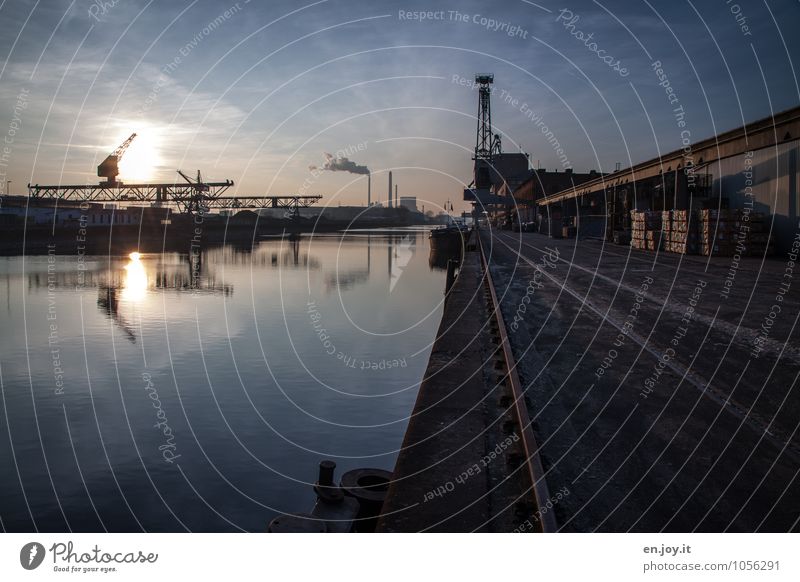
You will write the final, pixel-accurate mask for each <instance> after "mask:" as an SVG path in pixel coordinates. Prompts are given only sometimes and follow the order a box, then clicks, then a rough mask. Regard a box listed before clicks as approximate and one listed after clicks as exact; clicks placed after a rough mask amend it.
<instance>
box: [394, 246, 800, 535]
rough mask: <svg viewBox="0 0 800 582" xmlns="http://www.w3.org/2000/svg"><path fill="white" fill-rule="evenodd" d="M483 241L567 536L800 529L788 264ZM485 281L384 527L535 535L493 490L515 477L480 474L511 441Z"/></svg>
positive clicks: (473, 271)
mask: <svg viewBox="0 0 800 582" xmlns="http://www.w3.org/2000/svg"><path fill="white" fill-rule="evenodd" d="M482 237H483V244H484V248H485V250H486V253H487V257H488V260H489V263H490V270H491V273H492V277H493V278H494V282H495V290H496V293H497V295H498V297H499V298H500V303H501V305H502V312H503V320H504V322H505V326H506V328H507V329H508V335H509V338H510V341H511V344H512V348H513V352H514V356H515V358H516V361H517V371H518V373H519V375H520V379H521V381H522V386H523V388H524V390H525V400H526V402H527V405H528V411H529V414H530V417H531V420H532V426H533V429H534V433H535V437H536V440H537V442H538V444H539V452H540V455H541V458H542V462H543V465H544V470H545V478H546V481H547V484H548V486H549V490H550V491H551V492H553V493H555V492H558V497H557V498H556V499H553V503H552V504H549V505H551V507H549V508H547V509H546V510H550V511H552V512H554V515H555V518H556V522H557V524H558V530H559V531H573V532H585V531H609V532H622V531H643V532H657V531H674V532H688V531H711V532H718V531H780V532H783V531H798V529H800V525H799V524H800V504H798V502H797V499H800V482H799V481H798V479H797V476H798V473H800V440H799V439H798V438H797V437H798V435H797V430H798V419H799V418H800V398H798V395H800V392H799V390H800V389H799V388H798V386H797V379H798V376H799V375H800V333H799V332H798V330H797V320H798V317H800V284H791V285H788V286H787V284H786V282H787V281H791V280H792V277H791V276H790V277H788V278H787V273H789V274H790V275H791V273H792V272H793V269H794V264H793V263H792V262H791V260H790V259H789V258H787V257H786V256H784V257H776V258H770V259H766V260H763V261H762V260H761V259H756V258H743V259H741V260H738V261H736V262H735V263H734V262H733V259H732V258H731V257H714V258H711V259H708V258H707V257H702V256H686V255H676V254H664V253H655V252H648V251H638V250H634V249H631V248H629V247H627V246H616V245H609V244H607V243H604V242H602V241H599V240H575V239H568V240H565V239H551V238H548V237H545V236H543V235H539V234H532V233H511V232H507V231H505V232H498V231H484V232H483V234H482ZM481 285H482V275H481V268H480V260H479V257H478V256H477V254H476V253H467V255H466V256H465V260H464V264H463V266H462V269H461V272H460V273H459V277H458V279H457V282H456V285H455V286H454V288H453V291H452V292H451V296H450V297H449V299H448V303H447V307H446V309H445V313H444V316H443V320H442V323H441V328H440V333H439V336H438V339H437V341H436V344H435V346H434V349H433V352H432V354H431V359H430V364H429V368H428V372H427V374H426V377H425V379H424V381H423V383H422V386H421V388H420V392H419V396H418V400H417V402H416V405H415V408H414V413H413V417H412V419H411V421H410V423H409V427H408V431H407V433H406V436H405V441H404V443H403V449H402V452H401V454H400V456H399V459H398V461H397V465H396V467H395V472H394V481H393V483H392V485H391V487H390V490H389V494H388V498H387V502H386V504H385V505H384V508H383V517H382V519H381V521H380V523H379V526H378V530H379V531H536V529H537V528H536V521H537V520H536V519H535V516H536V515H537V513H536V512H537V511H540V509H539V508H533V514H534V519H533V520H531V519H530V517H528V518H527V519H525V518H524V516H522V515H521V512H520V511H519V508H517V511H516V512H515V511H513V510H510V509H509V507H510V506H509V504H508V503H506V502H507V501H508V500H510V499H513V498H514V496H515V495H518V496H519V495H520V492H519V490H517V491H516V492H515V491H510V490H505V491H502V492H501V489H502V487H498V486H497V484H498V483H502V484H505V485H508V484H510V482H511V481H512V480H511V479H509V478H508V475H509V471H508V468H507V467H505V468H501V467H500V465H503V463H498V464H497V466H493V465H492V464H491V463H490V464H489V466H488V468H484V467H483V466H482V465H481V463H480V462H479V459H481V458H484V457H485V455H486V453H487V451H491V450H492V448H493V447H495V445H496V443H497V442H498V440H499V439H500V438H501V437H502V433H501V432H499V431H495V430H492V428H493V427H495V426H496V425H498V424H499V423H501V422H502V420H501V419H502V410H501V408H502V407H501V406H498V404H497V394H496V390H497V385H496V382H495V380H496V378H495V377H494V376H492V374H491V369H492V366H491V365H490V363H491V361H492V358H493V357H494V356H495V355H496V354H495V352H494V349H493V347H492V344H491V341H490V334H489V333H487V322H488V320H489V318H488V315H487V305H486V301H487V300H486V297H485V296H484V294H483V293H481V292H480V291H479V290H480V287H481ZM779 296H780V299H777V297H779ZM776 306H778V307H776ZM776 311H778V312H779V313H776ZM476 466H477V467H478V468H479V469H481V471H480V472H475V471H473V473H474V474H470V473H469V469H470V468H471V467H473V468H474V467H476ZM528 526H530V527H528Z"/></svg>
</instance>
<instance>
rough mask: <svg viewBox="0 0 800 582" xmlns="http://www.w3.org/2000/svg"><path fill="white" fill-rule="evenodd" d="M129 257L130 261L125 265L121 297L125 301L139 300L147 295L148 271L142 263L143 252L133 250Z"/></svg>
mask: <svg viewBox="0 0 800 582" xmlns="http://www.w3.org/2000/svg"><path fill="white" fill-rule="evenodd" d="M128 258H129V259H130V261H129V262H128V264H127V265H125V280H124V281H123V283H122V294H121V298H122V300H123V301H133V302H139V301H141V300H143V299H144V298H145V295H147V271H145V268H144V264H142V255H141V254H139V253H137V252H133V253H131V254H130V255H128Z"/></svg>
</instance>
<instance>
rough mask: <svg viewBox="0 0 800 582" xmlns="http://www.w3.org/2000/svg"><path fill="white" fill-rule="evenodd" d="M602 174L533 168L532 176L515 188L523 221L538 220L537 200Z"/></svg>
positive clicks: (514, 192) (515, 196) (515, 198)
mask: <svg viewBox="0 0 800 582" xmlns="http://www.w3.org/2000/svg"><path fill="white" fill-rule="evenodd" d="M600 176H601V174H599V173H598V172H597V171H595V170H591V171H589V172H587V173H582V174H581V173H576V172H573V171H572V169H571V168H570V169H567V170H565V171H563V172H559V171H558V170H555V171H553V172H548V171H547V170H545V169H540V170H531V171H530V176H529V177H528V178H527V179H526V180H525V181H523V182H522V183H521V184H519V185H518V186H517V187H516V188H515V189H514V190H513V196H514V200H515V202H516V203H517V205H518V209H519V213H520V218H521V220H522V222H532V221H534V220H536V217H535V213H536V206H535V205H534V204H533V203H534V202H535V201H537V200H540V199H542V198H544V197H546V196H550V195H551V194H555V193H556V192H561V191H562V190H566V189H567V188H572V187H574V186H578V185H579V184H583V183H584V182H588V181H589V180H594V179H595V178H599V177H600Z"/></svg>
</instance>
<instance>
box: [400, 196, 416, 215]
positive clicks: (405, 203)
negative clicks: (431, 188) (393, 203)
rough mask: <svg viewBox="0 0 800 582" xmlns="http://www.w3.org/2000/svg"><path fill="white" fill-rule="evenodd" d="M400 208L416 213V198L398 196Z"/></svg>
mask: <svg viewBox="0 0 800 582" xmlns="http://www.w3.org/2000/svg"><path fill="white" fill-rule="evenodd" d="M400 207H401V208H408V209H409V210H410V211H411V212H416V211H417V197H416V196H400Z"/></svg>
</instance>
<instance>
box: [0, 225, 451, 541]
mask: <svg viewBox="0 0 800 582" xmlns="http://www.w3.org/2000/svg"><path fill="white" fill-rule="evenodd" d="M428 254H429V249H428V240H427V233H426V232H425V231H414V230H402V229H397V230H393V231H383V232H373V233H368V232H363V233H357V232H354V233H349V234H347V235H338V234H333V235H321V236H316V235H315V236H313V237H311V236H307V237H304V238H302V239H301V240H300V241H294V242H292V241H288V240H281V239H270V240H266V241H263V242H261V243H259V244H257V245H256V246H255V247H254V248H253V249H252V250H250V249H241V248H235V247H232V246H224V247H218V248H212V249H208V250H206V251H205V252H203V254H202V255H201V261H200V264H199V266H198V267H196V270H193V268H195V267H193V266H192V265H191V264H190V262H189V259H188V256H187V255H178V254H154V255H149V254H145V255H142V256H141V257H138V258H136V257H134V258H130V257H129V256H114V257H107V256H105V257H103V256H92V257H88V256H87V257H85V259H83V260H79V258H78V257H76V256H74V255H73V256H61V255H57V254H53V255H49V256H48V255H43V256H26V257H11V258H2V259H0V329H2V330H3V331H2V336H0V379H2V385H1V386H2V394H1V395H2V401H0V404H1V405H2V413H1V414H0V469H1V470H2V476H3V477H2V480H1V481H0V519H2V527H3V528H4V529H6V530H8V531H20V530H35V529H38V530H39V531H68V530H73V531H104V530H108V531H140V530H146V531H183V530H191V531H238V530H247V531H263V530H265V528H266V526H267V524H268V522H269V520H270V519H271V518H272V517H274V516H275V515H277V514H278V512H293V511H309V510H310V509H311V507H312V506H313V501H314V494H313V491H312V489H311V485H310V483H313V481H314V480H315V479H316V471H317V464H318V462H319V461H320V460H321V459H323V458H332V459H334V460H335V461H336V462H337V464H338V467H339V468H338V469H337V478H338V476H339V475H340V474H341V471H343V470H348V469H351V468H357V467H378V468H384V469H392V467H393V466H394V462H395V459H396V456H397V451H398V449H399V447H400V446H401V443H402V438H403V434H404V431H405V427H406V424H407V420H408V416H409V414H410V413H411V411H412V408H413V404H414V400H415V398H416V394H417V390H418V387H419V383H420V380H421V379H422V376H423V374H424V370H425V367H426V365H427V360H428V355H429V353H430V349H431V344H432V342H433V340H434V338H435V334H436V329H437V327H438V323H439V320H440V317H441V307H442V298H443V297H442V290H443V288H444V272H443V271H441V270H438V269H432V268H431V267H430V266H429V262H428V261H429V257H428ZM196 275H199V278H198V277H197V276H196Z"/></svg>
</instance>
